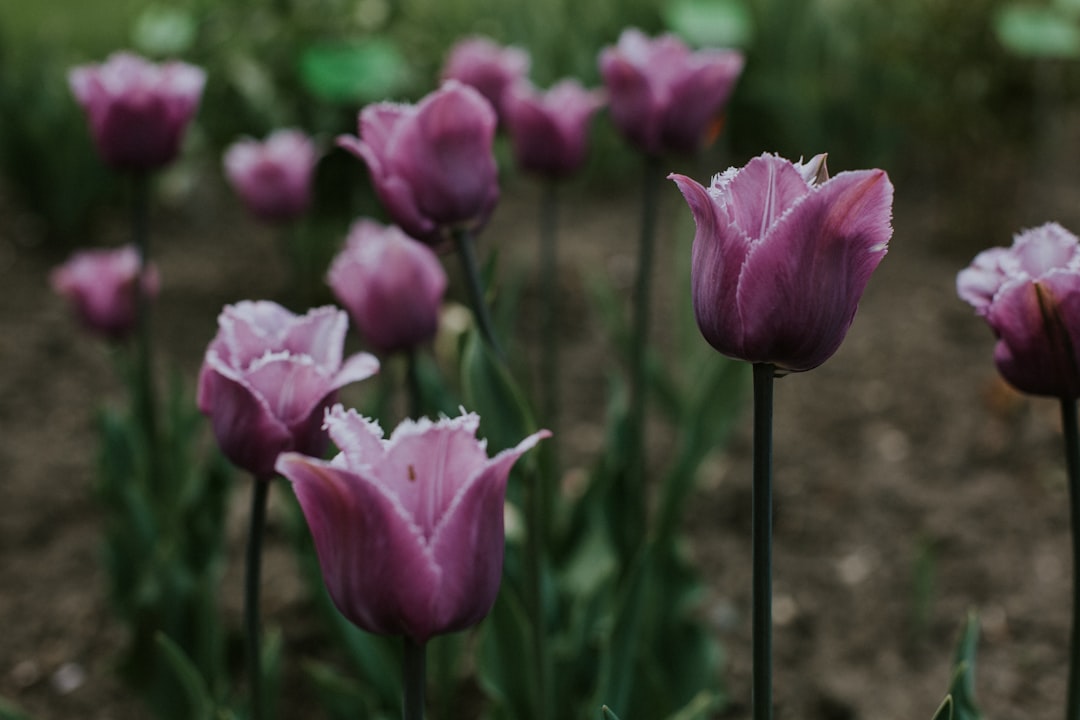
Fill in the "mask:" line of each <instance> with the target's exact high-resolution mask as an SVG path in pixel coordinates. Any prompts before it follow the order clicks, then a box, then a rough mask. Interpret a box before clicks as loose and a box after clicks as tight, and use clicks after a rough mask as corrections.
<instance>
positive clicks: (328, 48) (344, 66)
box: [300, 38, 410, 105]
mask: <svg viewBox="0 0 1080 720" xmlns="http://www.w3.org/2000/svg"><path fill="white" fill-rule="evenodd" d="M409 74H410V73H409V66H408V63H407V62H406V60H405V56H404V55H403V54H402V53H401V51H400V50H398V47H397V45H395V44H394V43H393V42H391V41H390V40H387V39H385V38H368V39H366V40H358V41H355V42H350V43H340V42H324V43H319V44H316V45H311V46H310V47H308V48H307V49H305V50H304V51H303V53H301V55H300V80H301V82H302V83H303V85H304V87H305V88H306V89H307V90H308V92H310V93H311V94H312V95H314V96H315V97H317V98H320V99H321V100H325V101H326V102H331V103H338V104H342V105H348V104H363V103H368V102H372V101H375V100H383V99H385V98H387V97H392V96H394V95H398V94H400V93H401V92H402V91H404V89H405V88H406V87H407V85H408V84H409Z"/></svg>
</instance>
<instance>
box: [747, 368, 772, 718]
mask: <svg viewBox="0 0 1080 720" xmlns="http://www.w3.org/2000/svg"><path fill="white" fill-rule="evenodd" d="M775 372H776V368H775V367H774V366H773V365H772V364H771V363H755V364H754V487H753V500H752V505H753V512H752V516H751V517H752V519H751V530H750V533H751V535H752V538H753V540H752V547H753V550H752V552H753V556H752V560H751V562H752V564H753V591H752V600H751V604H752V607H753V613H752V614H753V617H752V635H753V658H752V662H753V683H752V691H751V702H752V705H753V718H754V720H770V719H771V718H772V415H773V377H774V375H775Z"/></svg>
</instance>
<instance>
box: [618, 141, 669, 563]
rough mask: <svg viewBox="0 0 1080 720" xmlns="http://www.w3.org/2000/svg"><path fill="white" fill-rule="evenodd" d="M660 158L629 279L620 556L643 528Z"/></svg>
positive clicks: (631, 550)
mask: <svg viewBox="0 0 1080 720" xmlns="http://www.w3.org/2000/svg"><path fill="white" fill-rule="evenodd" d="M660 180H661V175H660V160H659V158H657V157H654V156H649V157H648V158H647V160H646V162H645V176H644V182H643V185H642V193H641V236H640V239H639V245H638V266H637V276H636V278H635V281H634V306H633V313H634V317H633V329H632V333H633V334H632V336H631V338H630V414H629V419H628V422H629V426H628V428H627V429H628V431H629V432H628V435H629V437H628V448H627V450H628V451H627V458H626V459H627V464H626V467H625V473H624V475H625V482H626V486H625V487H623V488H622V489H620V490H619V494H620V495H621V496H622V498H623V511H622V514H623V515H624V516H625V517H624V518H623V519H622V520H621V523H622V527H623V531H622V536H623V537H622V542H623V545H624V550H625V557H632V556H633V555H634V554H635V552H636V550H637V548H638V546H639V545H640V543H641V539H642V538H644V537H645V532H646V527H645V526H646V510H645V477H646V465H647V463H648V456H647V453H646V451H645V445H646V437H645V412H646V402H645V401H646V395H647V394H648V388H647V383H646V364H647V361H648V356H649V312H650V309H651V300H650V298H651V295H652V266H653V255H654V254H655V253H654V249H655V248H654V246H655V244H656V243H655V239H656V217H657V200H658V195H659V190H660Z"/></svg>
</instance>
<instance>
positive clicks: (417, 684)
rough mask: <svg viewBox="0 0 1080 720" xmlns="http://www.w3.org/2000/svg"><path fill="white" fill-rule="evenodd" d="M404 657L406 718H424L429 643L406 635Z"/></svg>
mask: <svg viewBox="0 0 1080 720" xmlns="http://www.w3.org/2000/svg"><path fill="white" fill-rule="evenodd" d="M404 640H405V652H404V655H403V657H402V670H401V671H402V679H403V681H404V682H403V683H402V686H403V688H404V691H403V698H402V705H403V708H404V710H403V713H402V714H403V717H404V719H405V720H424V695H425V690H426V688H425V685H426V683H427V643H418V642H416V641H415V640H413V639H412V638H410V637H407V636H406V637H405V639H404Z"/></svg>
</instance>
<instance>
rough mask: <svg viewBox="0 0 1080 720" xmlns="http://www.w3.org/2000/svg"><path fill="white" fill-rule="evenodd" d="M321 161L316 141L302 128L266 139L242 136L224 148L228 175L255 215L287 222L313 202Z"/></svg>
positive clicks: (284, 131) (235, 189)
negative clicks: (316, 173) (315, 174)
mask: <svg viewBox="0 0 1080 720" xmlns="http://www.w3.org/2000/svg"><path fill="white" fill-rule="evenodd" d="M318 161H319V156H318V152H317V151H316V149H315V143H313V142H312V141H311V138H309V137H308V136H307V135H305V134H304V133H302V132H300V131H299V130H278V131H276V132H274V133H271V134H270V136H269V137H267V138H266V140H265V141H263V142H259V141H257V140H250V139H248V140H239V141H237V142H235V143H233V144H232V145H230V146H229V148H228V150H226V151H225V157H224V166H225V177H226V178H227V179H228V181H229V184H230V185H231V186H232V188H233V190H234V191H236V194H237V195H239V196H240V199H241V200H243V201H244V204H245V205H246V206H247V208H248V210H250V211H251V213H252V214H253V215H255V216H256V217H257V218H260V219H262V220H266V221H268V222H287V221H289V220H295V219H296V218H298V217H300V216H301V215H303V214H304V213H305V212H306V211H307V209H308V206H310V205H311V180H312V176H313V175H314V173H315V164H316V163H317V162H318Z"/></svg>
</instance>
